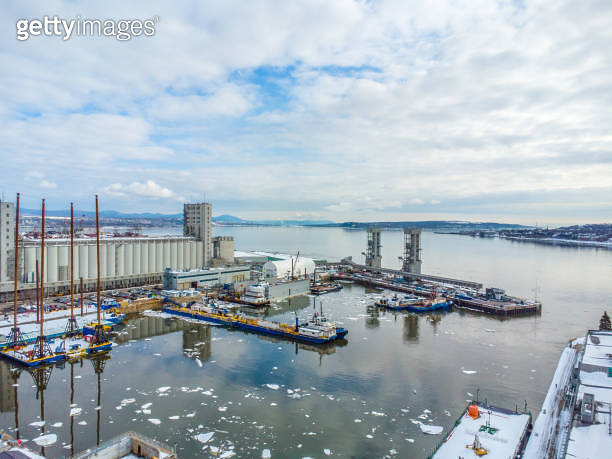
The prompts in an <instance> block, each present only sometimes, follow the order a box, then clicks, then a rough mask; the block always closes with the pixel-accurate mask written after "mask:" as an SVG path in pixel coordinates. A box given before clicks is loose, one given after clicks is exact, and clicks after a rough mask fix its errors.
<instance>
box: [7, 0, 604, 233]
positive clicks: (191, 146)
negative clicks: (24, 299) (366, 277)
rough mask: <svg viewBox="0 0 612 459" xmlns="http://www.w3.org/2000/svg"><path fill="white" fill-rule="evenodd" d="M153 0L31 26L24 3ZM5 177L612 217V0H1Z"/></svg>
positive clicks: (118, 200)
mask: <svg viewBox="0 0 612 459" xmlns="http://www.w3.org/2000/svg"><path fill="white" fill-rule="evenodd" d="M45 15H48V16H50V17H52V16H53V15H57V16H58V17H59V18H61V19H66V20H70V19H75V18H77V16H80V17H81V18H88V19H100V20H105V19H109V18H110V19H113V20H115V21H118V20H121V19H142V20H145V19H149V18H153V17H156V18H157V19H156V27H155V34H154V35H153V36H140V37H134V38H132V39H130V40H128V41H119V40H117V39H116V38H113V37H104V36H94V37H83V36H72V37H71V38H70V39H69V40H63V39H62V38H61V37H58V36H43V35H40V36H30V37H29V38H28V39H27V40H21V41H20V40H17V34H16V30H17V29H16V23H17V21H18V20H19V19H42V18H43V16H45ZM0 18H1V21H2V27H1V29H0V63H1V68H2V71H1V72H0V164H1V165H2V166H1V170H2V173H1V174H0V177H1V178H0V192H1V193H2V196H3V197H4V199H6V200H14V196H15V193H16V192H18V191H19V192H21V193H22V196H23V198H22V203H23V204H22V205H23V206H24V207H34V208H35V207H37V206H39V205H40V199H41V198H43V197H44V198H46V200H47V205H48V208H50V209H61V208H67V207H68V206H69V204H68V203H69V202H70V201H74V202H75V203H76V206H77V208H79V209H92V208H93V202H94V195H95V194H96V193H97V194H99V195H100V206H101V209H103V210H117V211H124V212H161V213H178V212H181V211H182V204H183V203H184V202H199V201H203V200H205V201H208V202H211V203H212V204H213V214H214V215H220V214H232V215H236V216H239V217H242V218H248V219H272V218H278V219H329V220H333V221H349V220H353V221H382V220H421V219H452V220H471V221H501V222H509V223H510V222H512V223H523V224H535V223H536V222H538V223H539V224H573V223H588V222H590V223H594V222H610V221H612V46H611V45H612V27H611V26H610V24H612V2H610V1H609V0H600V1H590V0H583V1H579V2H576V1H564V0H554V1H503V0H502V1H491V0H467V1H461V0H453V1H444V0H432V1H428V2H422V1H410V0H399V1H395V0H393V1H350V0H337V1H330V0H310V1H300V0H294V1H290V2H281V1H249V2H245V1H241V2H235V1H222V2H219V1H217V2H206V1H198V2H195V1H193V2H189V1H185V2H157V1H131V2H124V1H104V2H84V1H65V2H59V1H47V2H32V1H19V2H3V5H2V9H1V11H0Z"/></svg>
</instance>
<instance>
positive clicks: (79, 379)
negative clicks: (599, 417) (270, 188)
mask: <svg viewBox="0 0 612 459" xmlns="http://www.w3.org/2000/svg"><path fill="white" fill-rule="evenodd" d="M215 232H216V234H219V235H231V236H234V237H235V240H236V248H237V249H240V250H266V251H278V252H284V253H294V252H297V250H298V249H299V250H300V253H301V254H303V255H304V256H312V257H315V258H323V259H328V260H336V259H340V258H342V257H344V256H347V255H352V256H353V259H354V260H356V261H363V256H361V255H360V253H361V252H362V251H363V250H364V247H365V240H366V235H365V232H364V231H347V230H343V229H339V228H262V227H259V228H242V227H217V228H215ZM422 242H423V272H424V273H429V274H440V275H446V276H452V277H455V278H461V279H468V280H474V281H479V282H482V283H484V284H485V285H486V286H497V287H501V288H505V289H506V290H507V292H508V293H510V294H515V295H520V296H526V297H530V298H533V297H534V295H537V297H538V299H540V300H541V301H542V303H543V311H542V314H541V316H537V317H526V318H513V319H508V320H500V319H498V318H494V317H488V316H485V315H482V314H476V313H467V312H457V311H454V312H450V313H446V314H442V315H440V316H439V317H433V316H431V317H430V316H426V315H425V316H416V315H413V314H408V313H389V312H379V313H373V312H370V311H368V305H370V304H372V303H373V301H374V298H375V297H376V295H378V293H376V292H369V291H366V290H365V289H364V288H363V287H361V286H357V285H347V286H346V287H345V289H344V290H343V291H341V292H336V293H332V294H329V295H325V296H322V297H320V300H321V301H322V303H323V307H324V310H325V311H326V312H327V313H328V315H330V316H331V318H332V319H333V320H336V321H339V322H342V323H343V324H344V326H345V327H346V328H348V329H349V334H348V336H347V340H346V342H342V343H339V344H338V345H333V346H328V347H316V346H307V345H299V344H298V345H296V344H295V343H291V342H288V341H283V340H275V339H271V338H266V337H262V336H258V335H252V334H248V333H243V332H237V331H230V330H227V329H224V328H221V327H210V326H207V325H205V324H199V323H189V322H184V321H181V320H179V319H174V318H163V317H140V318H135V319H133V320H131V321H130V322H128V323H127V324H126V326H125V327H124V328H123V329H122V330H121V331H120V333H119V334H118V335H117V336H116V337H115V340H116V341H117V343H118V345H117V346H116V347H115V348H113V351H112V353H111V355H110V358H109V359H107V360H105V361H104V362H100V361H92V360H85V361H84V362H82V363H77V364H75V365H73V366H71V365H70V364H66V366H65V367H64V368H54V369H53V370H52V371H51V372H48V371H47V373H48V374H47V373H45V372H38V373H32V374H30V373H29V372H27V371H10V367H9V366H8V365H7V364H5V363H0V402H1V403H0V426H2V427H4V428H7V429H9V431H11V429H14V428H15V425H16V423H18V425H19V428H20V436H21V438H23V439H29V440H30V441H29V442H28V443H27V444H28V445H29V446H30V447H32V448H33V449H34V450H36V451H41V449H42V448H41V447H39V446H36V445H35V444H33V442H32V441H31V440H32V439H33V438H35V437H37V436H39V435H40V434H41V431H43V430H44V432H45V433H55V434H57V436H58V440H57V442H56V443H55V444H54V445H51V446H48V447H46V448H45V449H44V451H41V452H44V453H45V454H47V455H48V456H50V457H59V456H64V455H70V454H71V451H74V452H80V451H83V450H85V449H87V448H89V447H92V446H95V445H96V443H97V442H98V441H104V440H107V439H109V438H112V437H114V436H116V435H119V434H120V433H122V432H124V431H126V430H135V431H139V432H142V433H144V434H145V435H149V436H151V437H154V438H156V439H158V440H160V441H163V442H165V443H167V444H170V445H176V446H177V449H178V452H179V455H180V456H181V457H206V456H207V455H208V454H210V452H211V449H213V450H214V449H215V448H219V453H218V454H221V455H222V454H224V453H225V454H227V453H228V452H229V451H234V452H235V453H236V455H237V456H238V457H256V458H257V457H261V454H262V451H263V450H264V449H269V450H270V452H271V455H272V457H313V458H316V457H327V455H326V453H329V454H330V455H332V456H334V457H382V456H385V455H390V456H394V455H395V456H397V457H425V456H427V455H428V454H429V453H430V452H431V451H432V450H433V448H434V447H435V446H436V444H437V443H438V442H439V441H440V440H441V439H442V438H443V434H442V435H437V436H431V435H425V434H423V433H422V432H421V430H420V427H419V425H418V422H423V423H426V424H432V425H439V426H443V427H444V429H445V432H446V431H447V430H448V429H449V428H450V427H451V426H452V425H453V423H454V421H455V419H456V418H457V417H458V416H459V415H460V414H461V412H462V410H463V409H464V408H465V405H466V403H467V400H469V399H471V398H472V396H476V395H477V391H478V396H479V398H480V399H485V398H486V399H487V400H488V401H489V402H490V403H493V404H497V405H500V406H505V407H508V408H514V407H516V406H518V407H519V408H521V409H523V408H524V407H525V404H526V405H527V409H528V410H531V411H532V413H533V414H534V415H537V412H538V408H539V407H540V405H541V403H542V400H543V398H544V396H545V393H546V390H547V389H548V384H549V382H550V379H551V377H552V373H553V371H554V368H555V366H556V363H557V360H558V358H559V355H560V353H561V351H562V349H563V347H564V346H565V345H566V344H567V342H568V340H569V339H570V338H572V337H576V336H582V335H584V333H585V331H586V329H587V328H589V327H592V328H594V327H597V325H598V321H599V317H600V316H601V314H602V312H603V310H604V309H606V308H607V309H608V311H609V312H610V311H611V310H612V307H611V306H612V251H609V250H602V249H593V248H572V247H555V246H545V245H537V244H530V243H520V242H511V241H506V240H500V239H479V238H471V237H466V236H457V235H442V234H434V233H429V232H426V233H424V234H423V241H422ZM382 243H383V264H384V265H385V266H388V267H398V266H399V260H398V258H397V257H398V256H399V255H401V245H402V233H401V232H399V231H385V232H383V234H382ZM312 301H313V299H312V298H310V297H300V298H294V299H292V300H291V302H283V303H281V304H279V305H278V306H275V307H274V308H272V309H271V310H270V311H269V314H268V315H269V317H271V318H274V319H275V320H286V321H289V322H292V321H293V320H294V319H293V317H294V313H297V314H298V315H299V316H300V317H302V318H307V317H308V316H309V315H310V314H311V311H312ZM317 301H318V300H317ZM318 307H319V303H317V308H318ZM464 371H465V372H467V374H466V373H464ZM474 372H475V373H474ZM44 377H46V378H44ZM36 378H37V379H38V380H39V385H40V386H42V387H44V386H45V379H48V382H47V384H46V388H45V390H44V391H38V390H37V386H36V383H35V379H36ZM98 383H99V385H98ZM14 384H18V386H14ZM71 387H72V389H71ZM98 388H99V390H98ZM37 392H38V396H37ZM43 397H44V400H43ZM98 397H100V398H99V399H98ZM71 403H72V404H74V407H75V408H81V410H82V411H81V412H80V414H78V415H76V416H73V417H71V416H70V415H69V414H70V409H71V408H70V406H71ZM149 404H150V405H149ZM98 406H100V407H101V408H100V409H96V408H97V407H98ZM143 406H144V408H143ZM41 410H44V411H43V413H44V414H43V416H44V419H45V421H46V423H45V425H44V426H43V427H40V426H36V425H30V424H31V423H32V422H36V421H39V420H40V417H41ZM419 416H421V417H420V418H419ZM71 421H72V422H71ZM71 424H72V425H71ZM209 432H214V435H213V437H212V438H211V439H210V440H209V441H208V443H206V444H204V443H201V442H199V441H198V440H196V439H195V436H196V435H198V434H202V433H209ZM13 433H14V432H13Z"/></svg>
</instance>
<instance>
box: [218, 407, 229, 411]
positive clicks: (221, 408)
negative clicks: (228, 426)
mask: <svg viewBox="0 0 612 459" xmlns="http://www.w3.org/2000/svg"><path fill="white" fill-rule="evenodd" d="M217 409H218V410H219V411H221V412H224V411H227V406H220V407H219V408H217Z"/></svg>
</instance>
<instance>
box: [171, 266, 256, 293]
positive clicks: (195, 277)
mask: <svg viewBox="0 0 612 459" xmlns="http://www.w3.org/2000/svg"><path fill="white" fill-rule="evenodd" d="M250 278H251V268H250V267H249V266H245V265H243V266H228V267H227V268H209V269H193V270H191V271H173V270H172V269H170V268H166V270H165V271H164V274H163V288H164V290H188V289H191V288H201V287H214V286H215V285H223V284H235V283H240V282H247V281H249V280H250Z"/></svg>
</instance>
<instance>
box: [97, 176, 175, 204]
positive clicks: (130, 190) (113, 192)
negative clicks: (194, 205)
mask: <svg viewBox="0 0 612 459" xmlns="http://www.w3.org/2000/svg"><path fill="white" fill-rule="evenodd" d="M104 193H106V194H108V195H110V196H129V195H136V196H141V197H144V198H153V199H176V200H179V201H181V200H183V199H184V198H182V197H180V196H177V195H176V194H175V193H174V192H173V191H172V190H170V189H168V188H164V187H162V186H160V185H158V184H157V183H155V182H154V181H153V180H148V181H147V182H146V183H140V182H132V183H130V184H128V185H122V184H120V183H111V184H110V185H108V186H107V187H105V188H104Z"/></svg>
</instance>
